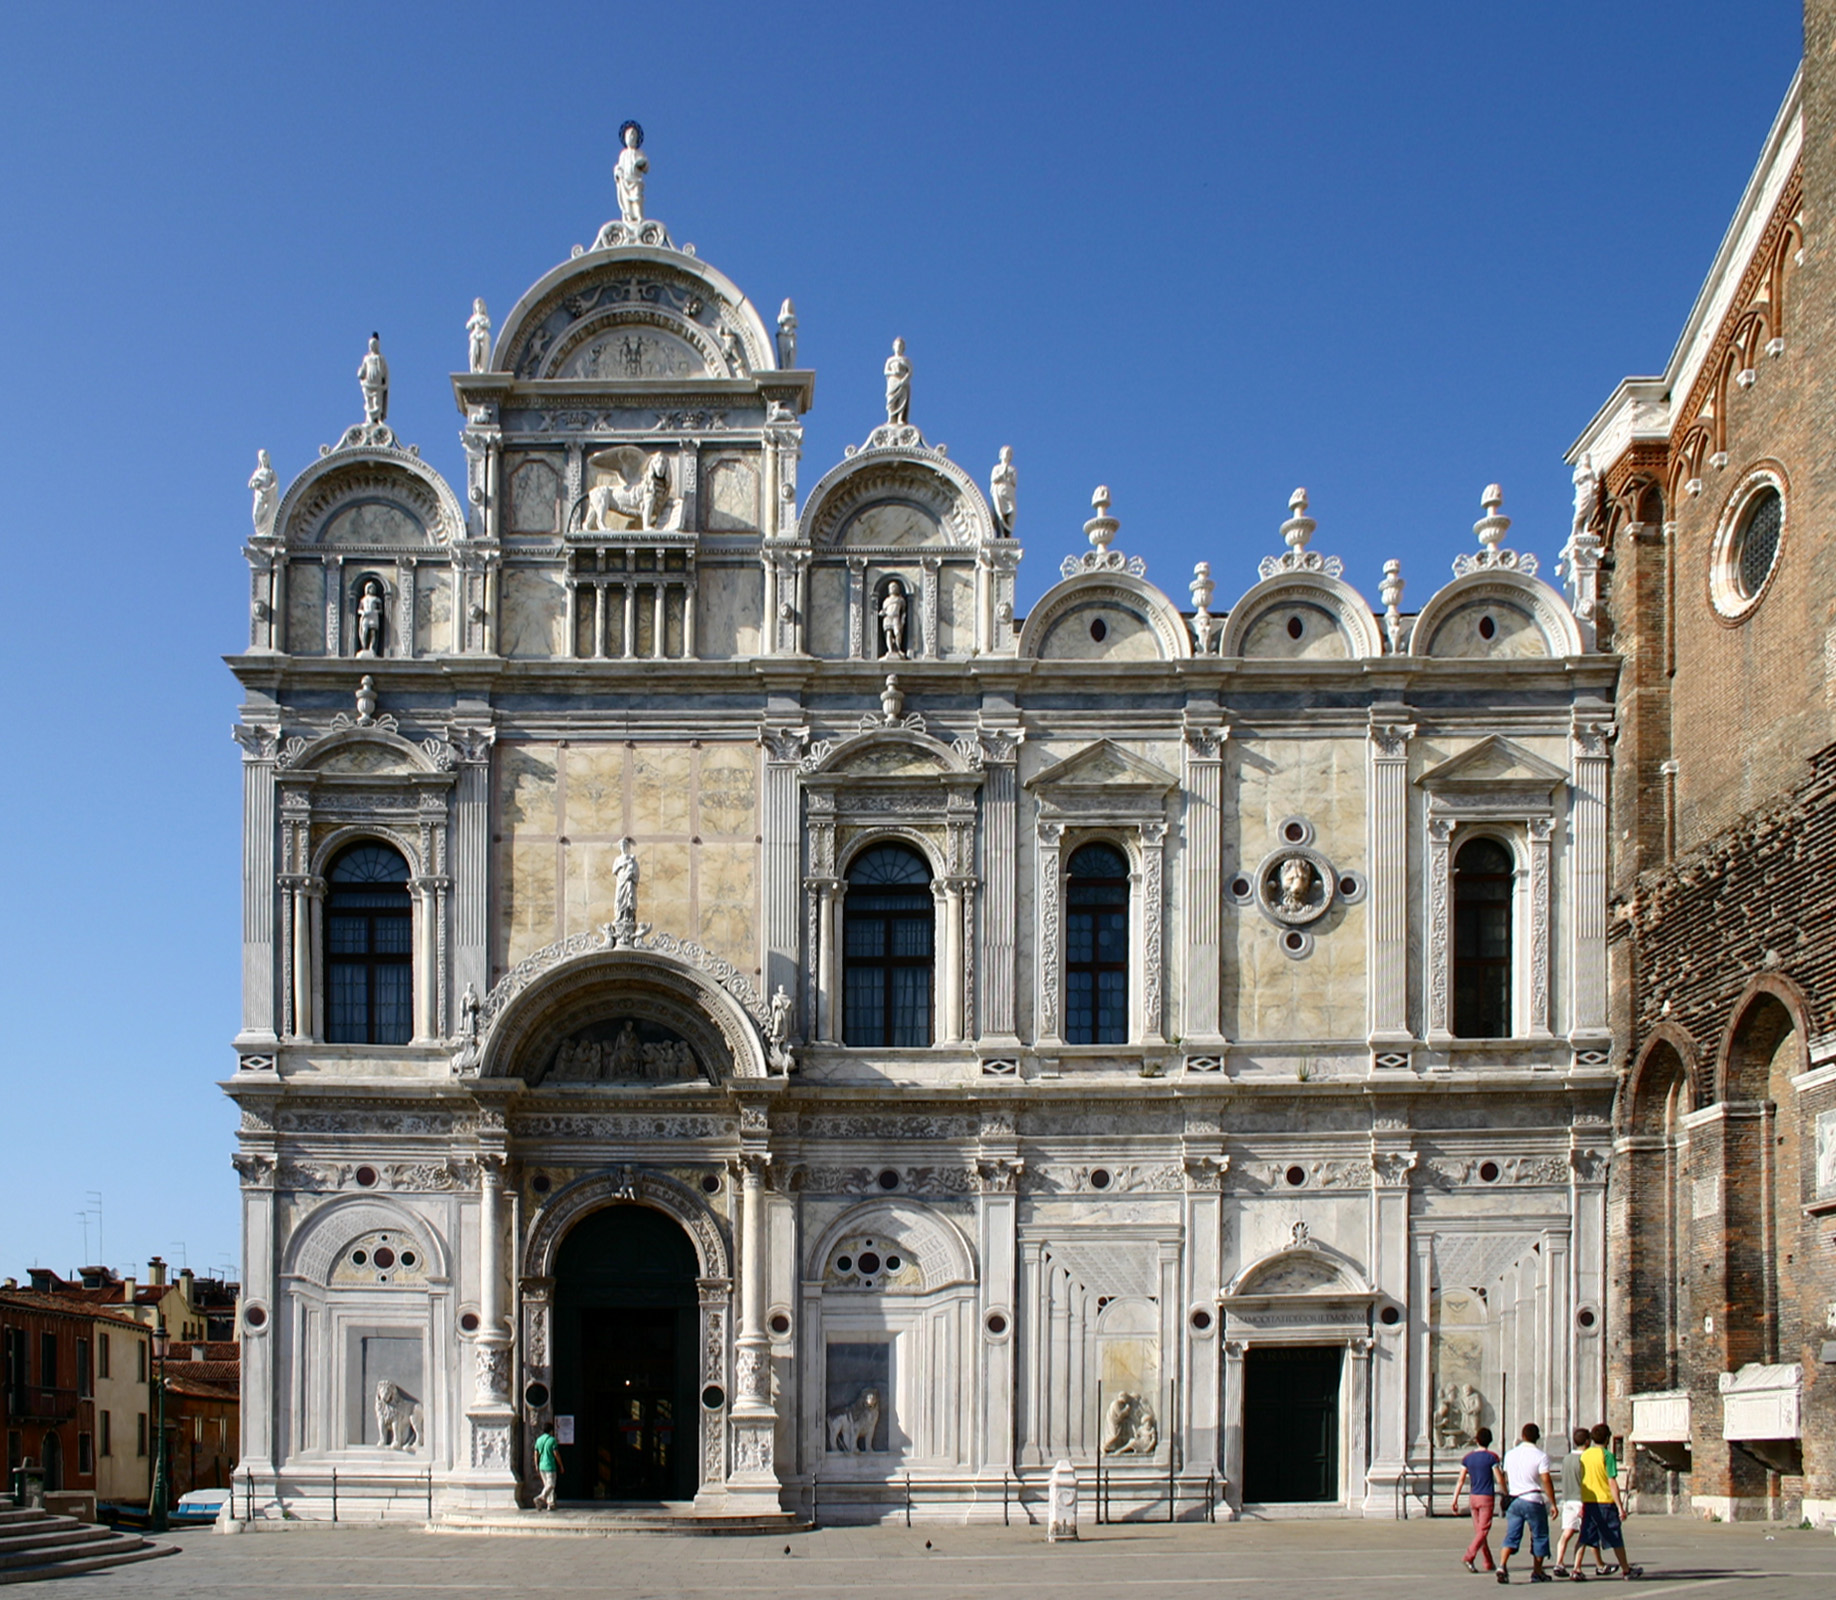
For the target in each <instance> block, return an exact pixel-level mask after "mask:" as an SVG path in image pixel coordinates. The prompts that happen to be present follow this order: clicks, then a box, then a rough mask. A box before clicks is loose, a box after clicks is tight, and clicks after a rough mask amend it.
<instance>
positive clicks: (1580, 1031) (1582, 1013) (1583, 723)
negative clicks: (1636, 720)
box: [1567, 703, 1617, 1042]
mask: <svg viewBox="0 0 1836 1600" xmlns="http://www.w3.org/2000/svg"><path fill="white" fill-rule="evenodd" d="M1606 710H1607V708H1606V706H1605V704H1604V703H1602V704H1600V705H1599V706H1598V707H1597V714H1584V713H1583V710H1582V709H1581V708H1577V710H1576V712H1575V716H1574V724H1573V732H1572V736H1571V747H1570V749H1571V757H1572V764H1573V771H1574V777H1573V780H1572V782H1571V785H1570V789H1569V813H1568V848H1569V857H1570V860H1571V861H1572V862H1573V866H1572V868H1571V869H1570V871H1571V877H1570V885H1569V894H1570V897H1571V900H1570V905H1569V907H1568V916H1567V922H1568V926H1569V928H1570V930H1571V935H1570V937H1571V940H1572V944H1571V947H1570V968H1571V972H1570V978H1569V993H1570V995H1571V996H1572V1005H1573V1012H1572V1015H1571V1016H1570V1018H1569V1030H1570V1034H1571V1036H1574V1037H1576V1038H1578V1039H1585V1040H1588V1041H1590V1042H1592V1041H1596V1040H1600V1039H1603V1038H1605V1037H1606V1035H1607V953H1606V943H1607V781H1608V769H1609V764H1610V757H1611V748H1610V747H1611V745H1612V741H1613V736H1614V734H1615V732H1616V731H1617V729H1616V728H1615V726H1614V724H1613V723H1611V722H1610V721H1608V720H1606V715H1605V713H1606Z"/></svg>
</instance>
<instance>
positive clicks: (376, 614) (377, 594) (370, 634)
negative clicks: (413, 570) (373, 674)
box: [357, 578, 385, 659]
mask: <svg viewBox="0 0 1836 1600" xmlns="http://www.w3.org/2000/svg"><path fill="white" fill-rule="evenodd" d="M384 609H385V603H384V600H383V586H382V580H381V579H379V578H365V579H364V580H363V593H362V594H361V595H360V596H359V597H358V600H357V654H358V656H359V658H362V659H372V658H374V657H376V656H379V655H381V654H382V646H383V611H384Z"/></svg>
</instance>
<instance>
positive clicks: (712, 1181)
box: [701, 1172, 720, 1194]
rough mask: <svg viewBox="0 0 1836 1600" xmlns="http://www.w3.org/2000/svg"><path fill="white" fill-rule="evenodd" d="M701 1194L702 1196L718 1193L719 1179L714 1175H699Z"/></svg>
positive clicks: (705, 1173)
mask: <svg viewBox="0 0 1836 1600" xmlns="http://www.w3.org/2000/svg"><path fill="white" fill-rule="evenodd" d="M701 1192H702V1193H703V1194H719V1193H720V1178H719V1176H718V1175H717V1174H716V1173H712V1172H704V1173H703V1174H702V1175H701Z"/></svg>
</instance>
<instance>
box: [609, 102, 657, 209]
mask: <svg viewBox="0 0 1836 1600" xmlns="http://www.w3.org/2000/svg"><path fill="white" fill-rule="evenodd" d="M618 137H619V140H620V142H621V143H622V144H623V145H624V149H622V150H620V151H619V153H618V165H617V166H616V167H614V168H613V169H612V177H613V181H614V182H615V183H616V184H617V185H618V214H619V215H620V216H621V217H623V218H624V219H625V221H627V222H642V221H643V220H644V174H645V173H647V172H649V171H650V158H649V157H648V156H646V155H645V154H644V150H643V145H644V130H643V129H642V128H640V127H639V126H638V125H637V124H636V123H635V122H627V123H626V124H625V125H624V127H622V128H620V129H619V130H618Z"/></svg>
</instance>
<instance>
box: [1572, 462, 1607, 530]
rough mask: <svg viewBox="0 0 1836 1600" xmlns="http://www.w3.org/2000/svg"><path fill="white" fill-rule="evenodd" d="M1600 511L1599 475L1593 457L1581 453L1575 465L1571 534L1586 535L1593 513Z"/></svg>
mask: <svg viewBox="0 0 1836 1600" xmlns="http://www.w3.org/2000/svg"><path fill="white" fill-rule="evenodd" d="M1599 509H1600V474H1599V473H1598V472H1596V471H1595V470H1594V457H1593V454H1592V453H1591V452H1589V451H1583V452H1582V454H1581V459H1580V461H1578V462H1577V463H1576V464H1575V515H1574V521H1573V523H1572V524H1571V525H1570V528H1569V531H1570V532H1571V533H1586V532H1587V530H1588V528H1589V527H1591V526H1592V525H1593V521H1594V513H1595V512H1596V511H1598V510H1599Z"/></svg>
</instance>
